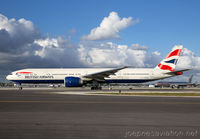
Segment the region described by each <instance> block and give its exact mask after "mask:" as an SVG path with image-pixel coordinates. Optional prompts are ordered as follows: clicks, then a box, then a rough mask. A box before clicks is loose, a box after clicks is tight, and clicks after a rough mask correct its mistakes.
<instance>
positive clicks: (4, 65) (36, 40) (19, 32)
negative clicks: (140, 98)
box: [0, 0, 200, 80]
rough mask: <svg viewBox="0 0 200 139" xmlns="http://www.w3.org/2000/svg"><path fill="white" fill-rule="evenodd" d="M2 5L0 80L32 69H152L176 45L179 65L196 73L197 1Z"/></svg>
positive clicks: (60, 0)
mask: <svg viewBox="0 0 200 139" xmlns="http://www.w3.org/2000/svg"><path fill="white" fill-rule="evenodd" d="M0 3H1V4H0V80H2V79H4V77H5V75H7V74H8V73H9V72H11V71H13V70H18V69H22V68H32V67H33V68H38V67H39V68H42V67H53V68H55V67H120V66H124V65H126V66H127V65H132V66H134V67H136V68H137V67H155V66H156V65H157V64H158V63H159V61H160V60H161V59H162V58H164V57H165V56H166V55H167V54H168V52H169V51H170V50H171V49H172V47H174V45H180V44H181V45H183V47H184V49H183V52H182V54H183V56H182V57H181V58H180V60H179V61H180V64H179V65H180V66H179V67H181V68H193V69H195V72H194V73H195V74H196V77H200V73H199V70H200V49H199V44H200V8H199V7H200V1H199V0H118V1H116V0H0ZM12 19H13V20H12ZM104 29H105V30H104ZM72 32H73V33H72ZM182 77H184V76H182ZM184 79H186V77H185V78H184Z"/></svg>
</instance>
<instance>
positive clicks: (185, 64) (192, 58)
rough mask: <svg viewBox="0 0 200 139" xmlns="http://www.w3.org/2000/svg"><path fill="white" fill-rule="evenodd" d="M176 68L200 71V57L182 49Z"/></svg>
mask: <svg viewBox="0 0 200 139" xmlns="http://www.w3.org/2000/svg"><path fill="white" fill-rule="evenodd" d="M177 67H178V68H189V69H193V70H200V56H196V55H195V53H194V52H192V51H191V50H189V49H187V48H183V50H182V54H181V56H180V58H179V61H178V63H177Z"/></svg>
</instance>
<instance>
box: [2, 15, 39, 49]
mask: <svg viewBox="0 0 200 139" xmlns="http://www.w3.org/2000/svg"><path fill="white" fill-rule="evenodd" d="M37 38H40V32H39V30H38V29H37V28H36V27H35V26H34V25H33V23H32V22H31V21H28V20H25V19H23V18H22V19H19V20H15V19H8V18H7V17H5V16H4V15H2V14H0V52H11V53H20V52H21V51H22V50H24V49H27V48H28V46H30V45H29V44H31V43H32V42H33V41H34V40H35V39H37ZM28 49H29V48H28Z"/></svg>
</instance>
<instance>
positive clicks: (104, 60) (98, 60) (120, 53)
mask: <svg viewBox="0 0 200 139" xmlns="http://www.w3.org/2000/svg"><path fill="white" fill-rule="evenodd" d="M136 45H137V49H133V48H132V47H129V46H127V45H118V44H114V43H111V42H107V43H101V44H98V45H95V43H94V44H93V47H90V46H87V44H86V45H84V44H81V45H80V47H79V48H78V52H79V55H80V60H81V61H82V62H83V63H84V64H85V65H86V66H90V67H119V66H122V65H124V66H127V65H132V66H134V67H153V66H155V65H156V64H158V63H157V62H158V59H159V58H160V57H159V56H157V55H155V54H154V53H148V49H147V47H144V46H140V45H138V44H134V45H132V46H136ZM144 48H145V49H144ZM155 57H156V58H155ZM158 57H159V58H158ZM154 58H155V59H154ZM149 61H150V62H151V63H148V62H149Z"/></svg>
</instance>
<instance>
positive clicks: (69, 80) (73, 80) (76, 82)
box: [65, 77, 83, 87]
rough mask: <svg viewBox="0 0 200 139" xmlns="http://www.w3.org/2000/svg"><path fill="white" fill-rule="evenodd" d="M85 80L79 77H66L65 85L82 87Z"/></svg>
mask: <svg viewBox="0 0 200 139" xmlns="http://www.w3.org/2000/svg"><path fill="white" fill-rule="evenodd" d="M82 85H83V81H82V80H81V79H80V78H78V77H65V87H80V86H82Z"/></svg>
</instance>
